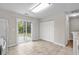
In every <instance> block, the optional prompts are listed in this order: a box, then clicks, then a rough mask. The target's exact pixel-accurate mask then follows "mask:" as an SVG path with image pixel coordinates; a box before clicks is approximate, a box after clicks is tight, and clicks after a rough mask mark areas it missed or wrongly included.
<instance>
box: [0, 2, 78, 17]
mask: <svg viewBox="0 0 79 59" xmlns="http://www.w3.org/2000/svg"><path fill="white" fill-rule="evenodd" d="M33 5H35V4H34V3H16V4H15V3H14V4H12V3H10V4H7V3H4V4H2V3H1V4H0V8H2V9H6V10H9V11H14V12H17V13H20V14H23V15H25V14H28V15H30V16H33V17H37V18H49V17H52V16H54V15H57V14H61V13H65V12H70V11H73V10H76V9H79V4H78V3H59V4H58V3H54V4H53V5H52V6H50V7H48V8H47V9H45V10H42V11H40V12H38V13H32V12H31V11H30V10H29V9H30V8H31V7H32V6H33Z"/></svg>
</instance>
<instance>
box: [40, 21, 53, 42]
mask: <svg viewBox="0 0 79 59" xmlns="http://www.w3.org/2000/svg"><path fill="white" fill-rule="evenodd" d="M40 39H43V40H46V41H50V42H53V41H54V21H45V22H40Z"/></svg>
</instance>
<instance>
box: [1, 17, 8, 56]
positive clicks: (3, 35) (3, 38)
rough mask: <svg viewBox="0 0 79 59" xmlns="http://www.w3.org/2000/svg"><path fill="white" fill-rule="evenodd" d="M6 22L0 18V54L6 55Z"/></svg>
mask: <svg viewBox="0 0 79 59" xmlns="http://www.w3.org/2000/svg"><path fill="white" fill-rule="evenodd" d="M7 32H8V21H7V20H6V19H2V18H0V42H1V43H2V47H4V48H3V49H2V54H7V40H8V33H7Z"/></svg>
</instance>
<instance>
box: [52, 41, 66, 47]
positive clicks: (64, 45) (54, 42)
mask: <svg viewBox="0 0 79 59" xmlns="http://www.w3.org/2000/svg"><path fill="white" fill-rule="evenodd" d="M53 43H55V44H57V45H60V46H62V47H65V45H63V44H60V43H57V42H53Z"/></svg>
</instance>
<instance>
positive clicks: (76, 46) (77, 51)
mask: <svg viewBox="0 0 79 59" xmlns="http://www.w3.org/2000/svg"><path fill="white" fill-rule="evenodd" d="M72 33H73V54H74V55H79V32H72Z"/></svg>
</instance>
